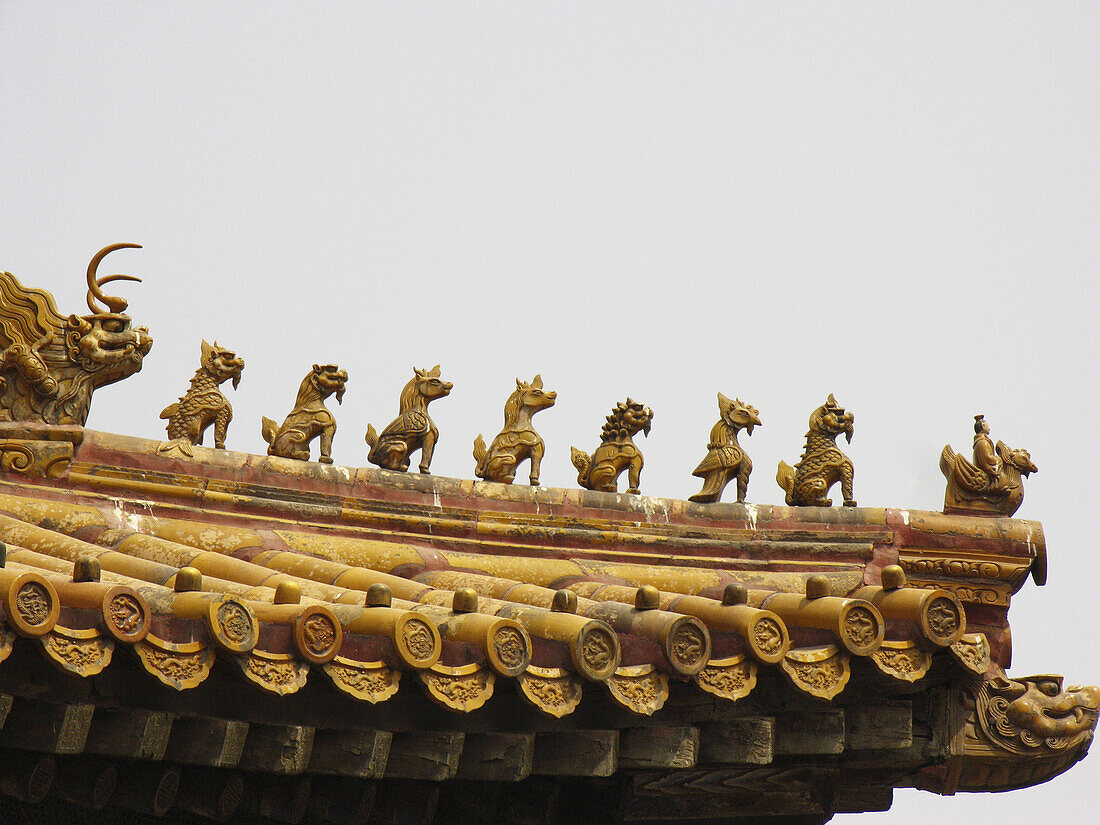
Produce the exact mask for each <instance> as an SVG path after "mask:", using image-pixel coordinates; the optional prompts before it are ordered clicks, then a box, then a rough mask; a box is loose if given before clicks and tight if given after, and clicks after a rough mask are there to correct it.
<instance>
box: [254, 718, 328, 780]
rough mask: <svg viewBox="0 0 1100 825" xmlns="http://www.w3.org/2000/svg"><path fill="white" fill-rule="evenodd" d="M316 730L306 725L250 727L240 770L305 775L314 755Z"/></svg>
mask: <svg viewBox="0 0 1100 825" xmlns="http://www.w3.org/2000/svg"><path fill="white" fill-rule="evenodd" d="M315 730H316V729H315V728H311V727H306V726H304V725H251V726H250V727H249V729H248V738H247V739H245V742H244V752H243V753H242V754H241V761H240V767H241V769H242V770H246V771H263V772H265V773H280V774H299V773H302V772H303V771H304V770H305V769H306V766H307V765H308V764H309V757H310V754H311V753H312V751H313V736H314V732H315Z"/></svg>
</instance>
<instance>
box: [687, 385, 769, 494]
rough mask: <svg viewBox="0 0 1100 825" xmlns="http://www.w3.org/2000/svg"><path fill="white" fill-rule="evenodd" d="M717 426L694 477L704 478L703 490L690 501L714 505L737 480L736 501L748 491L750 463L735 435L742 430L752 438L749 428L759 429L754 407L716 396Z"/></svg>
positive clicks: (738, 400) (758, 419)
mask: <svg viewBox="0 0 1100 825" xmlns="http://www.w3.org/2000/svg"><path fill="white" fill-rule="evenodd" d="M718 412H719V415H720V418H719V419H718V423H716V424H715V425H714V427H713V428H712V429H711V431H710V443H709V444H707V457H706V458H704V459H703V460H702V462H701V463H700V464H699V466H698V467H696V468H695V472H693V473H692V475H694V476H698V477H699V478H701V479H703V489H702V490H700V491H699V492H698V493H696V494H695V495H693V496H692V497H691V501H700V502H713V501H719V500H721V498H722V491H723V490H725V489H726V485H727V484H729V483H730V482H731V481H732V480H733V479H735V478H736V479H737V501H738V502H744V500H745V493H746V492H747V491H748V489H749V473H751V472H752V461H751V460H749V457H748V455H747V454H746V453H745V451H744V450H742V449H741V445H740V444H738V443H737V433H738V432H740V431H741V430H744V431H745V432H747V433H748V434H749V435H752V428H753V427H759V426H762V425H761V423H760V415H759V414H758V413H757V411H756V407H752V406H749V405H748V404H742V403H741V399H737V400H735V401H730V400H729V399H728V398H727V397H726V396H724V395H722V393H718Z"/></svg>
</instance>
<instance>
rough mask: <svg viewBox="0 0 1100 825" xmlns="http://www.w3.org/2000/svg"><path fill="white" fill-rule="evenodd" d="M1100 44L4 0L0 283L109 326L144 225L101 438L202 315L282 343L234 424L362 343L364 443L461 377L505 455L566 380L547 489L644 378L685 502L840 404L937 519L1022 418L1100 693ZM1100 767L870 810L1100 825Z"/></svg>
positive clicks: (242, 398) (487, 6)
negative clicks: (421, 372)
mask: <svg viewBox="0 0 1100 825" xmlns="http://www.w3.org/2000/svg"><path fill="white" fill-rule="evenodd" d="M1098 42H1100V5H1097V4H1096V3H1089V2H1078V3H1005V2H1001V3H968V4H961V3H957V2H950V3H932V2H928V3H921V4H912V3H887V2H874V3H831V4H825V3H820V4H819V3H788V4H773V3H768V4H755V3H752V4H741V3H645V4H641V3H592V2H585V3H566V2H556V3H537V4H533V3H522V2H508V3H466V4H459V3H436V4H422V3H410V2H394V3H339V2H333V3H326V4H323V5H316V6H311V7H309V8H308V9H306V8H304V7H303V6H301V5H299V4H281V3H273V2H264V3H258V2H257V3H232V4H224V3H198V2H192V3H172V4H159V3H151V2H140V3H95V4H64V3H34V2H23V3H15V2H11V0H0V47H2V53H3V55H4V59H3V64H2V67H0V111H3V112H4V115H5V116H4V119H3V127H2V128H0V159H2V160H0V268H3V269H6V270H10V271H11V272H13V273H15V274H16V275H17V276H18V277H19V278H20V279H21V280H22V281H23V282H24V283H25V284H28V285H33V286H37V287H45V288H48V289H50V290H52V291H53V292H54V294H55V295H56V297H57V300H58V305H59V308H60V310H61V311H62V312H82V311H83V309H82V307H83V305H84V300H83V298H84V289H85V287H84V285H83V280H84V276H83V272H84V269H85V267H86V265H87V262H88V259H89V258H90V257H91V255H92V254H93V253H94V252H95V251H96V250H98V249H99V248H100V247H102V246H104V245H106V244H108V243H112V242H116V241H132V242H136V243H141V244H144V245H145V248H144V249H143V250H140V251H124V252H119V253H115V254H114V255H112V256H111V257H110V258H109V259H108V260H107V261H106V262H105V263H104V265H103V269H102V270H101V271H102V272H104V273H106V272H126V273H133V274H137V275H141V276H143V277H144V278H145V282H144V283H143V284H141V285H136V284H120V285H116V286H117V287H118V293H119V294H122V295H124V296H125V297H126V298H128V299H129V300H130V312H131V314H132V315H133V317H134V318H135V320H136V321H137V322H139V323H144V324H147V325H148V326H149V328H150V331H151V333H152V335H153V338H154V340H155V344H154V347H153V350H152V352H151V353H150V355H149V357H148V359H147V360H146V362H145V363H146V366H145V371H144V372H142V373H141V374H139V375H138V376H136V377H134V378H132V379H130V380H128V381H126V382H124V383H122V384H118V385H116V386H114V387H112V388H109V389H107V390H104V391H101V392H100V393H98V394H97V396H96V400H95V403H94V404H93V407H92V415H91V418H90V420H89V422H88V424H89V426H90V427H93V428H96V429H104V430H111V431H116V432H122V433H126V434H130V435H137V436H144V437H149V438H160V437H164V436H163V426H162V425H163V422H161V421H160V420H159V419H158V413H159V412H160V410H161V409H162V408H163V407H164V406H165V405H167V404H168V403H169V402H171V401H174V400H176V398H177V397H178V396H179V395H180V394H181V393H182V392H183V391H184V389H185V388H186V386H187V382H188V380H189V378H190V377H191V375H192V374H193V372H194V370H195V368H196V367H197V365H198V357H199V342H200V340H201V339H202V338H203V337H206V338H208V339H211V340H213V339H215V338H217V339H218V341H219V342H220V343H222V344H225V345H227V346H231V347H234V348H236V350H237V352H238V353H239V354H241V355H242V356H243V357H244V358H245V360H246V362H247V366H246V368H245V371H244V378H243V380H242V382H241V385H240V388H239V390H237V391H236V392H232V391H228V395H229V396H230V397H231V400H232V402H233V405H234V409H235V419H234V422H233V425H232V427H231V429H230V431H229V438H228V445H229V447H230V448H231V449H236V450H245V451H251V452H263V451H264V450H265V449H266V445H265V444H264V443H263V441H262V439H261V437H260V417H261V416H263V415H267V416H269V417H272V418H276V419H278V420H281V419H282V417H283V416H284V415H285V414H286V413H287V412H288V411H289V409H290V406H291V404H292V401H293V398H294V394H295V391H296V388H297V385H298V382H299V381H300V380H301V378H302V376H303V375H304V374H305V371H306V370H308V369H309V367H310V366H311V365H312V364H313V363H315V362H322V363H324V362H338V363H339V364H340V365H341V366H343V367H345V368H346V369H347V370H348V372H349V373H350V381H349V383H348V391H347V396H346V398H345V400H344V405H343V406H342V407H339V408H336V413H337V418H338V422H339V427H340V429H339V432H338V433H337V436H336V441H335V446H334V456H335V458H336V461H337V462H338V463H343V464H347V465H350V466H358V465H362V464H364V463H365V451H366V446H365V444H364V442H363V432H364V430H365V428H366V424H367V422H368V421H369V422H371V423H373V424H374V425H375V426H376V427H378V428H380V427H381V426H383V425H385V424H386V423H387V422H388V421H389V420H390V419H391V418H392V417H393V415H394V414H395V413H396V408H397V395H398V392H399V391H400V388H401V386H402V385H403V384H404V382H405V381H406V380H407V379H408V377H409V376H410V375H411V367H412V366H413V365H416V366H420V367H430V366H432V365H434V364H435V363H437V362H438V363H441V364H442V367H443V377H444V378H445V379H447V380H451V381H454V382H455V389H454V391H453V393H452V395H451V397H449V398H447V399H445V400H443V401H439V402H437V403H436V404H434V405H433V407H432V413H433V416H434V418H435V420H436V423H437V425H438V426H439V429H440V431H441V439H440V443H439V446H438V448H437V450H436V455H435V460H434V462H433V465H432V470H433V472H434V473H436V474H439V475H447V476H458V477H466V478H469V477H472V474H473V463H474V462H473V458H472V456H471V445H472V442H473V440H474V437H475V436H476V435H477V434H478V433H479V432H481V433H484V435H485V437H486V439H487V440H488V439H491V438H492V437H493V435H495V433H496V432H497V429H498V428H499V426H500V423H501V411H502V408H503V403H504V400H505V398H506V397H507V394H508V393H509V392H510V390H511V389H512V388H513V387H514V383H513V381H514V379H515V378H516V377H517V376H519V377H522V378H525V379H530V378H531V377H532V376H533V375H534V374H535V373H536V372H540V373H541V374H542V376H543V378H544V380H545V383H546V386H547V388H548V389H555V390H557V391H558V394H559V395H558V403H557V406H555V407H554V408H553V409H550V410H548V411H546V412H543V413H540V414H539V416H538V417H537V418H536V419H535V422H536V425H537V426H538V429H539V430H540V432H541V433H542V435H543V436H544V438H545V439H546V443H547V456H546V459H545V460H544V463H543V472H542V481H543V483H544V484H547V485H553V486H575V479H576V475H575V472H574V470H573V468H572V465H571V464H570V462H569V446H570V445H571V444H575V445H576V446H578V447H580V448H582V449H584V450H587V451H591V449H592V448H593V447H594V446H595V445H596V443H597V442H598V432H599V428H600V425H601V423H602V421H603V417H604V415H606V413H607V412H608V410H609V409H610V407H611V406H612V405H613V404H614V403H615V402H616V401H619V400H621V399H622V398H624V397H625V396H626V395H628V394H629V395H632V396H633V397H634V398H636V399H638V400H641V401H644V402H645V403H646V404H648V405H650V406H651V407H652V408H653V409H654V412H655V417H654V426H653V431H652V434H651V436H650V438H649V439H648V441H644V442H643V444H642V446H643V449H644V451H645V456H646V467H645V470H644V472H643V475H642V491H643V492H644V493H649V494H653V495H661V496H671V497H685V496H687V495H690V494H691V493H692V492H695V490H696V489H697V488H698V485H697V480H696V479H693V478H692V477H691V471H692V469H694V467H695V465H696V464H697V463H698V461H699V460H700V459H701V458H702V457H703V454H704V452H705V444H706V440H707V436H708V433H709V430H710V426H711V425H712V424H713V423H714V421H715V419H716V417H717V406H716V402H715V394H716V393H717V392H718V391H722V392H724V393H726V394H727V395H730V396H734V395H736V396H740V397H741V398H742V399H743V400H745V401H747V402H750V403H752V404H754V405H755V406H756V407H758V408H759V410H760V414H761V417H762V418H763V421H764V426H763V427H762V428H760V429H758V430H757V431H756V432H755V434H754V435H753V436H752V437H751V438H748V439H743V443H744V446H745V447H746V449H747V451H748V452H749V454H750V455H751V456H752V458H753V461H754V464H755V467H756V470H755V473H754V475H753V478H752V481H751V483H750V486H749V500H750V501H754V502H759V503H781V501H782V497H781V496H782V494H781V491H780V489H779V487H778V486H777V485H776V483H775V480H774V478H775V467H776V464H777V462H778V461H779V460H780V459H783V460H786V461H788V462H789V463H793V462H794V461H795V460H797V458H798V456H799V453H800V452H801V448H802V441H803V434H804V432H805V429H806V419H807V418H808V416H809V414H810V412H811V411H812V410H813V409H814V407H816V406H817V405H819V404H821V403H822V402H823V401H824V399H825V396H826V395H827V394H828V393H829V392H833V393H835V394H836V398H837V400H838V401H839V402H840V403H841V404H843V405H845V406H847V407H848V408H849V409H851V410H852V411H853V412H854V413H855V415H856V433H855V438H854V439H853V441H852V444H851V445H850V447H848V448H846V451H847V453H848V455H849V456H851V458H852V459H853V460H854V461H855V464H856V480H855V495H856V498H857V499H858V501H859V502H860V504H862V505H867V506H904V507H908V508H911V509H939V508H940V507H941V506H942V502H943V499H942V495H943V487H944V483H943V479H942V477H941V476H940V473H939V470H938V467H937V461H938V456H939V452H940V449H941V448H942V447H943V445H944V444H945V443H951V444H952V445H954V446H955V448H956V449H960V450H963V451H967V452H968V451H969V444H970V439H971V435H972V430H971V424H972V416H973V415H974V414H975V413H978V412H982V413H985V415H986V417H987V418H988V420H989V421H990V423H991V425H992V429H993V433H992V434H993V437H994V438H995V439H996V438H1000V439H1003V440H1005V441H1006V442H1008V443H1009V444H1010V445H1012V446H1014V447H1026V448H1028V449H1029V450H1030V451H1031V454H1032V457H1033V459H1034V460H1035V462H1036V463H1037V464H1038V466H1039V468H1040V472H1039V474H1038V475H1035V476H1033V477H1032V478H1031V480H1030V482H1029V483H1028V484H1027V498H1026V500H1025V502H1024V505H1023V507H1022V508H1021V510H1020V513H1019V515H1020V516H1021V517H1025V518H1035V519H1039V520H1041V521H1042V522H1043V525H1044V528H1045V530H1046V535H1047V543H1048V548H1049V552H1050V584H1049V585H1048V586H1047V587H1046V588H1043V589H1039V588H1036V587H1035V586H1034V585H1033V584H1031V583H1030V582H1029V583H1028V584H1027V585H1025V587H1024V589H1023V591H1022V592H1021V593H1020V594H1019V595H1018V596H1017V597H1016V600H1015V601H1014V604H1013V608H1012V620H1013V621H1012V626H1013V637H1014V643H1015V661H1014V664H1013V668H1012V671H1011V672H1012V673H1014V674H1016V675H1027V674H1031V673H1046V672H1056V673H1064V674H1065V675H1066V677H1067V683H1068V684H1072V683H1077V682H1090V683H1096V682H1098V681H1100V660H1098V657H1097V652H1098V648H1100V645H1098V644H1097V640H1096V637H1095V633H1090V632H1089V631H1092V630H1093V629H1094V628H1096V627H1097V626H1098V625H1100V608H1098V606H1097V598H1096V596H1095V591H1096V588H1095V585H1094V581H1095V575H1094V574H1093V571H1094V570H1095V567H1094V560H1093V553H1095V552H1096V546H1095V539H1094V535H1095V534H1094V532H1093V529H1092V528H1093V525H1092V523H1091V519H1092V517H1093V513H1094V509H1093V508H1094V507H1095V506H1096V492H1095V491H1096V489H1097V487H1096V481H1095V477H1096V473H1097V463H1098V461H1100V450H1098V449H1097V446H1096V445H1097V436H1096V423H1095V422H1096V416H1095V410H1096V408H1097V403H1098V401H1100V394H1098V392H1097V378H1098V375H1097V366H1096V360H1097V359H1096V356H1097V349H1098V346H1097V345H1098V340H1097V333H1096V323H1095V319H1096V314H1097V309H1098V307H1097V303H1098V302H1097V287H1096V282H1095V277H1096V273H1097V269H1098V267H1097V264H1098V262H1100V243H1098V233H1097V227H1098V226H1100V173H1098V165H1097V157H1098V152H1097V135H1098V134H1100V68H1098V66H1100V63H1098V61H1097V59H1096V45H1097V43H1098ZM523 477H524V476H523V475H521V478H523ZM731 492H732V491H731ZM1086 571H1087V572H1086ZM1097 758H1100V757H1096V756H1093V757H1092V758H1091V759H1089V760H1087V761H1086V762H1084V763H1082V764H1081V765H1079V766H1077V767H1076V768H1074V769H1073V770H1071V771H1070V772H1069V774H1067V775H1066V776H1064V777H1062V778H1060V779H1057V780H1054V781H1053V782H1050V783H1048V784H1046V785H1043V786H1040V787H1038V788H1033V789H1029V790H1025V791H1019V792H1015V793H1011V794H1002V795H986V794H983V795H969V796H967V795H963V796H959V797H956V798H954V799H940V798H939V797H936V796H934V795H931V794H927V793H918V792H916V791H899V792H898V793H897V794H896V795H895V803H894V807H893V809H892V810H891V812H889V813H888V814H878V815H866V816H865V817H864V819H862V820H860V821H863V822H868V823H870V822H884V823H885V822H890V823H927V822H929V821H939V822H947V823H951V822H962V821H968V820H969V821H1000V822H1004V823H1017V822H1029V821H1034V820H1035V819H1037V818H1040V817H1042V818H1044V819H1046V818H1050V817H1051V816H1052V815H1053V816H1057V817H1058V821H1059V822H1060V823H1065V825H1075V824H1076V823H1091V822H1093V821H1095V820H1094V817H1095V815H1096V813H1095V812H1096V810H1097V809H1098V806H1100V783H1098V782H1097V781H1096V779H1097V776H1098V774H1097V768H1096V761H1095V760H1096V759H1097ZM971 818H973V819H971ZM836 821H838V822H844V821H846V820H845V818H844V817H838V818H837V820H836Z"/></svg>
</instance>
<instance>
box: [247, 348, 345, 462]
mask: <svg viewBox="0 0 1100 825" xmlns="http://www.w3.org/2000/svg"><path fill="white" fill-rule="evenodd" d="M347 381H348V374H347V372H346V371H345V370H342V369H340V368H339V367H338V366H336V365H335V364H323V365H322V364H314V365H313V369H312V370H310V371H309V373H307V374H306V377H305V378H303V379H302V384H301V386H299V387H298V397H297V398H296V399H295V400H294V409H293V410H291V411H290V414H289V415H288V416H287V417H286V418H285V419H284V420H283V425H282V426H281V427H279V426H277V425H276V424H275V422H274V421H272V420H271V419H270V418H267V417H266V416H265V417H264V419H263V426H262V428H261V433H262V435H263V437H264V441H266V442H267V443H268V448H267V454H268V455H277V456H282V457H283V458H296V459H299V460H301V461H309V445H310V442H311V441H313V439H315V438H317V437H320V439H321V456H320V458H318V459H317V460H318V461H319V462H321V463H322V464H331V463H332V437H333V436H334V435H336V418H335V417H334V416H333V414H332V413H331V412H329V410H328V408H327V407H325V399H326V398H328V397H329V396H330V395H333V394H335V395H336V403H337V404H343V403H344V388H345V385H346V384H347Z"/></svg>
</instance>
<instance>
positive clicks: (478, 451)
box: [474, 433, 489, 478]
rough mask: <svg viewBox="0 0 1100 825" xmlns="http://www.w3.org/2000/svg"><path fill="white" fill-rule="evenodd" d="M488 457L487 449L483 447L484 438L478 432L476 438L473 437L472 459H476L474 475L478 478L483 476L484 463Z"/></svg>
mask: <svg viewBox="0 0 1100 825" xmlns="http://www.w3.org/2000/svg"><path fill="white" fill-rule="evenodd" d="M488 458H489V450H488V449H487V448H486V447H485V439H484V438H482V437H481V433H478V435H477V438H476V439H474V460H475V461H477V467H475V468H474V475H475V476H477V477H478V478H485V470H486V467H485V463H486V461H487V460H488Z"/></svg>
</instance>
